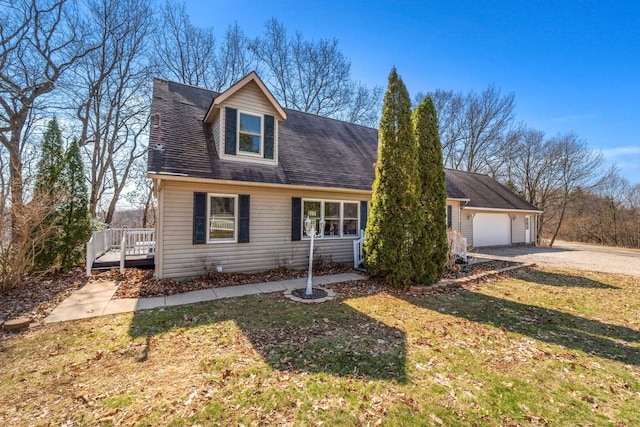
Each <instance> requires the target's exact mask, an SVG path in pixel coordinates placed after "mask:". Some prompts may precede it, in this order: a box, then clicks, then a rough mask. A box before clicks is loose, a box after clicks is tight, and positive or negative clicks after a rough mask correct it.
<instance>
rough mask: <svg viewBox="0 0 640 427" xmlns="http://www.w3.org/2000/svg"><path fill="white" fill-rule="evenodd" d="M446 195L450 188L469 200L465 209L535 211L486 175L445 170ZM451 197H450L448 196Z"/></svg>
mask: <svg viewBox="0 0 640 427" xmlns="http://www.w3.org/2000/svg"><path fill="white" fill-rule="evenodd" d="M445 174H446V178H447V195H449V192H450V189H449V187H450V186H451V187H452V188H456V189H457V191H460V192H462V193H463V194H465V195H466V197H467V198H468V199H469V202H468V203H467V204H466V207H469V208H487V209H521V210H530V211H537V210H539V209H538V208H537V207H535V206H534V205H532V204H531V203H529V202H527V201H526V200H524V199H523V198H522V197H520V196H518V195H517V194H516V193H514V192H513V191H511V190H509V189H508V188H507V187H505V186H504V185H502V184H500V183H499V182H498V181H496V180H495V179H493V178H491V177H490V176H488V175H482V174H478V173H471V172H463V171H459V170H452V169H446V170H445ZM449 197H452V196H449Z"/></svg>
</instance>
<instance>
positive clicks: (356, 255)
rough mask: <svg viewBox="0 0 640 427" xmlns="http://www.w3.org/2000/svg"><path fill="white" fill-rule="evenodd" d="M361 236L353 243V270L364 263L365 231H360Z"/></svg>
mask: <svg viewBox="0 0 640 427" xmlns="http://www.w3.org/2000/svg"><path fill="white" fill-rule="evenodd" d="M360 233H361V236H360V238H359V239H358V240H354V241H353V268H358V267H360V264H362V263H364V250H363V249H362V248H363V247H364V230H361V231H360Z"/></svg>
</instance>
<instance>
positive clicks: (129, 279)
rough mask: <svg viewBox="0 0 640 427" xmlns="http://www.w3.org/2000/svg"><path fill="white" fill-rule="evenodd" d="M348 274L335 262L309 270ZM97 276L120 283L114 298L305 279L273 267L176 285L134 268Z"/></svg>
mask: <svg viewBox="0 0 640 427" xmlns="http://www.w3.org/2000/svg"><path fill="white" fill-rule="evenodd" d="M352 272H355V270H354V269H353V267H352V266H351V265H349V264H337V263H334V264H326V265H323V266H320V267H317V268H314V269H313V274H314V276H326V275H328V274H338V273H352ZM101 277H102V278H103V279H105V280H116V281H120V284H119V285H118V289H117V290H116V294H115V295H114V298H139V297H141V298H148V297H158V296H163V295H174V294H179V293H183V292H190V291H200V290H203V289H211V288H221V287H224V286H237V285H248V284H251V283H262V282H277V281H280V280H289V279H300V278H303V277H307V271H306V270H288V269H285V268H276V269H273V270H269V271H263V272H261V273H225V272H223V273H218V272H212V273H210V274H208V275H206V276H201V277H199V278H197V279H193V280H188V281H180V282H179V281H175V280H171V279H162V280H154V279H153V271H149V270H136V269H128V270H126V271H125V274H124V275H121V274H120V273H119V272H118V271H117V270H112V271H110V272H108V273H103V274H102V275H101Z"/></svg>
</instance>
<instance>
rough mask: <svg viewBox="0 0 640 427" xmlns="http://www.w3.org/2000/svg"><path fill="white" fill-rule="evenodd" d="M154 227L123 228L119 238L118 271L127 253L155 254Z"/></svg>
mask: <svg viewBox="0 0 640 427" xmlns="http://www.w3.org/2000/svg"><path fill="white" fill-rule="evenodd" d="M155 232H156V230H155V228H130V229H125V230H124V231H123V233H122V238H121V240H120V273H124V265H125V262H126V260H127V256H129V255H155V251H156V241H155Z"/></svg>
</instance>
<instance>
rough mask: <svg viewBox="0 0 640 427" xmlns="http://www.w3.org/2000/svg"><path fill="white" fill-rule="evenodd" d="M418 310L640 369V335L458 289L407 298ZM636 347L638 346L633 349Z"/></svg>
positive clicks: (610, 325) (580, 318)
mask: <svg viewBox="0 0 640 427" xmlns="http://www.w3.org/2000/svg"><path fill="white" fill-rule="evenodd" d="M406 301H408V302H410V303H412V304H415V305H416V306H418V307H421V308H426V309H429V310H434V311H438V312H440V313H444V314H449V315H451V316H455V317H462V318H464V319H467V320H470V321H473V322H479V323H483V324H486V325H491V326H494V327H497V328H501V329H503V330H505V331H509V332H515V333H517V334H521V335H527V336H529V337H531V338H534V339H536V340H539V341H543V342H546V343H549V344H556V345H560V346H563V347H566V348H568V349H574V350H580V351H583V352H585V353H589V354H592V355H595V356H598V357H602V358H606V359H610V360H614V361H618V362H623V363H626V364H629V365H635V366H640V346H637V344H639V343H640V332H639V331H637V330H635V329H631V328H627V327H623V326H618V325H612V324H608V323H604V322H599V321H596V320H590V319H586V318H583V317H579V316H574V315H572V314H568V313H564V312H561V311H558V310H554V309H548V308H543V307H539V306H535V305H529V304H523V303H519V302H515V301H511V300H507V299H503V298H497V297H493V296H489V295H485V294H482V293H479V292H472V291H470V290H467V289H459V290H458V291H457V292H456V293H455V294H454V295H451V294H446V297H443V295H438V294H435V295H433V296H432V297H423V298H415V297H406ZM634 345H635V346H634Z"/></svg>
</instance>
